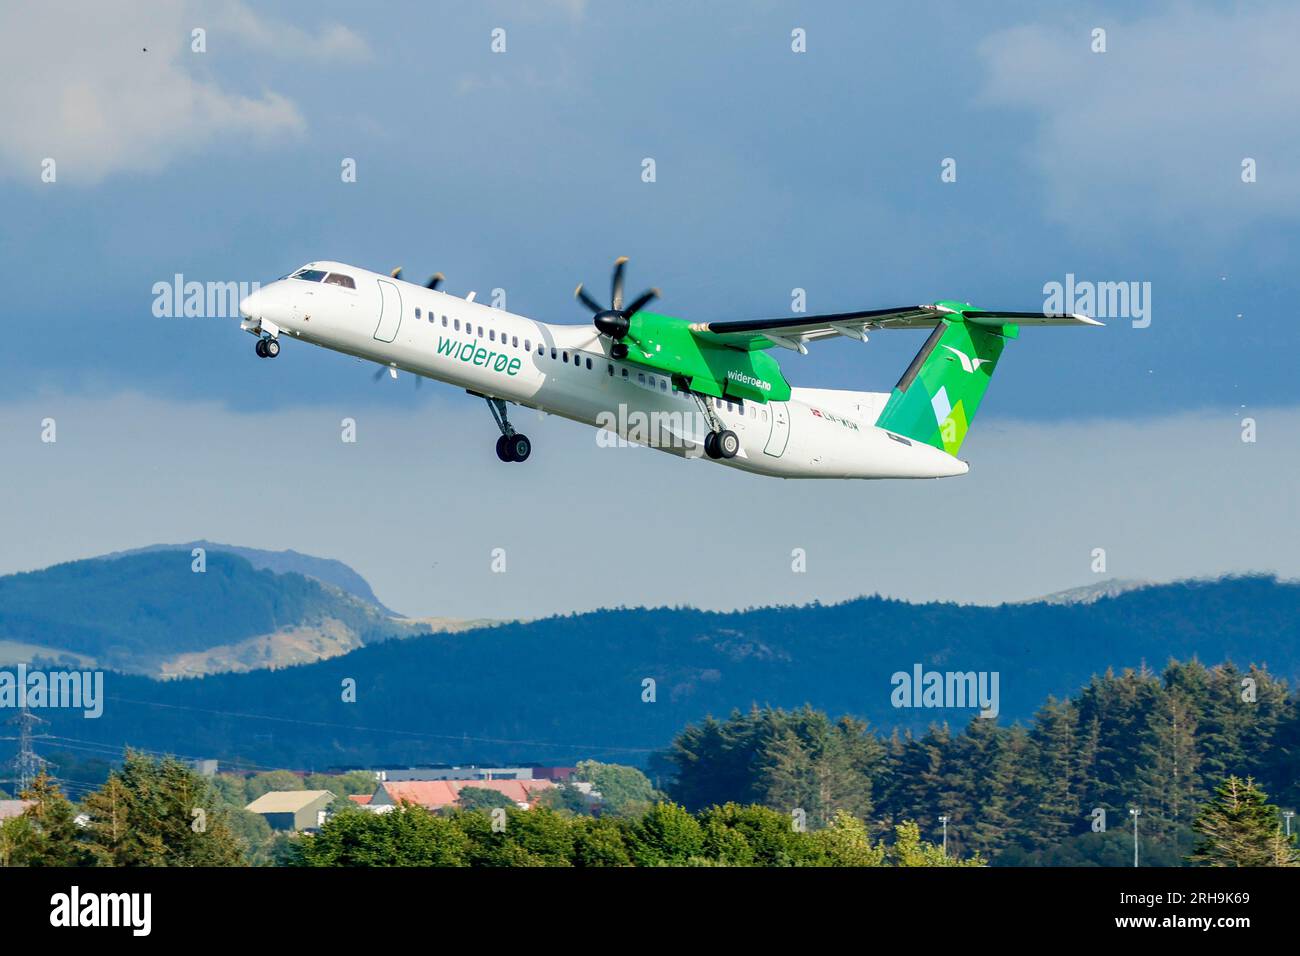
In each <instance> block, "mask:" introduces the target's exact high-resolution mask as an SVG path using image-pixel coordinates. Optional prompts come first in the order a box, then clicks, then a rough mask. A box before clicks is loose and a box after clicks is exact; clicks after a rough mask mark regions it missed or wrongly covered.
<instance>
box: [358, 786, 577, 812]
mask: <svg viewBox="0 0 1300 956" xmlns="http://www.w3.org/2000/svg"><path fill="white" fill-rule="evenodd" d="M465 787H479V788H481V789H483V790H495V791H496V792H497V793H499V794H501V795H502V796H504V797H506V798H507V799H508V800H510V801H511V802H512V803H514V805H515V806H517V807H519V808H520V809H521V810H527V809H528V808H529V807H531V806H532V805H533V804H535V803H536V802H537V798H538V797H539V796H541V795H542V793H544V792H545V791H547V790H552V789H554V788H555V784H553V783H551V781H549V780H398V781H391V780H390V781H386V782H385V783H381V784H380V785H379V789H378V790H376V791H375V793H374V796H372V797H371V798H370V803H369V807H370V809H371V810H373V811H375V812H376V813H384V812H386V811H387V810H391V809H392V808H393V807H396V806H398V805H400V804H403V803H413V804H416V805H417V806H421V807H424V808H425V809H426V810H438V809H441V808H442V807H451V806H455V805H456V800H457V799H458V798H459V797H460V792H461V790H463V789H464V788H465Z"/></svg>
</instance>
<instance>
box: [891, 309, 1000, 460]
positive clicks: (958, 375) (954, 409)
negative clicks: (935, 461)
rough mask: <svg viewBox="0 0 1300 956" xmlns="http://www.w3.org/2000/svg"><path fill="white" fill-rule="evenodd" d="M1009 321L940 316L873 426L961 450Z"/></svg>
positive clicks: (952, 449) (949, 452)
mask: <svg viewBox="0 0 1300 956" xmlns="http://www.w3.org/2000/svg"><path fill="white" fill-rule="evenodd" d="M1015 336H1016V327H1015V326H1014V325H1006V326H998V327H994V328H987V327H985V326H982V325H975V324H973V323H970V322H964V321H962V320H961V319H960V318H956V319H944V320H943V321H942V322H941V323H940V324H939V325H937V326H935V329H934V332H932V333H931V334H930V337H929V338H928V339H927V340H926V342H925V345H923V346H921V351H919V352H917V353H916V358H914V359H912V364H911V365H909V366H908V367H907V371H906V372H904V373H903V377H902V378H901V379H899V380H898V384H897V385H896V386H894V391H893V393H892V394H891V395H890V396H889V401H888V402H886V403H885V409H884V411H882V412H881V413H880V418H879V419H878V420H877V422H876V425H877V427H879V428H884V429H886V430H887V431H891V432H894V433H895V434H897V435H902V436H903V437H905V438H911V439H914V440H915V441H920V442H925V443H926V444H928V445H933V446H934V447H935V448H940V449H942V450H943V451H946V452H947V453H948V454H950V455H956V454H957V452H958V451H960V450H961V445H962V442H963V441H965V440H966V432H967V430H968V429H969V428H970V423H971V422H972V421H973V420H974V418H975V412H976V410H978V409H979V405H980V400H981V399H982V398H983V397H984V390H985V389H987V388H988V384H989V378H991V377H992V375H993V370H994V369H995V368H996V367H997V364H998V360H999V359H1000V358H1001V356H1002V347H1003V345H1005V344H1006V340H1007V339H1008V338H1015Z"/></svg>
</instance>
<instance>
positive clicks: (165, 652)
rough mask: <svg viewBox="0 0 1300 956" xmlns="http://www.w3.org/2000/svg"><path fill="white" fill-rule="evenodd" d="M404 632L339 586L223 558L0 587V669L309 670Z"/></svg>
mask: <svg viewBox="0 0 1300 956" xmlns="http://www.w3.org/2000/svg"><path fill="white" fill-rule="evenodd" d="M200 568H201V571H200V570H198V569H200ZM400 630H401V628H400V627H399V626H398V625H397V624H395V623H394V622H393V621H391V620H390V619H389V617H388V615H387V614H386V613H385V612H384V611H383V610H381V609H380V608H379V607H377V606H375V605H373V604H371V603H370V602H368V601H365V600H363V599H361V598H359V597H357V596H355V595H354V594H351V593H348V592H347V591H344V590H343V589H341V588H339V587H336V586H334V585H332V584H328V583H325V582H324V581H321V580H318V579H316V578H313V577H305V576H303V575H302V574H298V573H284V574H277V573H274V572H272V571H269V570H263V569H259V568H255V567H254V566H253V565H252V564H251V563H250V562H249V561H248V560H247V559H246V558H244V557H241V556H239V555H236V554H229V553H226V552H219V551H212V552H209V553H207V554H206V555H205V556H204V559H203V563H202V564H201V565H196V564H195V559H194V558H193V557H192V556H191V552H190V551H189V550H183V551H167V550H163V551H152V550H150V551H144V552H139V553H136V554H130V555H121V556H111V557H109V558H91V559H88V560H84V561H72V562H68V563H67V564H59V565H55V566H54V567H50V568H45V569H43V570H40V571H32V572H28V573H25V574H11V575H6V576H4V577H0V663H2V664H11V663H15V662H17V661H36V662H40V661H45V662H51V661H60V662H63V663H65V664H71V663H76V664H77V665H79V666H94V667H100V668H105V669H109V670H118V671H126V672H134V673H140V674H150V675H169V674H171V675H174V674H193V673H207V672H210V671H213V670H229V669H233V670H242V669H247V668H249V667H267V666H276V665H279V664H286V663H293V662H297V661H304V660H316V659H319V658H321V657H329V656H333V655H334V654H341V653H345V652H346V651H349V650H352V649H354V648H357V647H360V646H361V645H362V644H364V643H366V642H367V641H370V640H377V639H382V638H384V637H389V636H393V635H394V634H396V633H398V632H399V631H400Z"/></svg>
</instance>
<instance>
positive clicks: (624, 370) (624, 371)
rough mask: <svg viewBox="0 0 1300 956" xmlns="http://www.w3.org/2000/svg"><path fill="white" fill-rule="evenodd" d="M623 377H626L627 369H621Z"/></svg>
mask: <svg viewBox="0 0 1300 956" xmlns="http://www.w3.org/2000/svg"><path fill="white" fill-rule="evenodd" d="M623 377H624V378H627V369H623Z"/></svg>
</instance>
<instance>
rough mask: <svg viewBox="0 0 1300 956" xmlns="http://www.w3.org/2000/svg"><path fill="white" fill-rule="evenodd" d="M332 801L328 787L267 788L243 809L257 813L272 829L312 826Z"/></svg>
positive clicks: (311, 828)
mask: <svg viewBox="0 0 1300 956" xmlns="http://www.w3.org/2000/svg"><path fill="white" fill-rule="evenodd" d="M333 802H334V794H333V793H331V792H330V791H328V790H271V791H270V792H268V793H264V794H262V795H261V796H260V797H258V798H257V799H256V800H254V801H253V802H252V803H250V804H249V805H248V806H246V807H244V809H245V810H247V811H248V812H249V813H257V814H261V815H262V816H263V817H265V818H266V822H267V823H269V824H270V825H271V829H272V830H294V831H297V830H315V829H316V828H317V827H319V826H320V825H321V823H322V822H323V820H324V817H325V811H326V810H328V809H329V805H330V804H331V803H333Z"/></svg>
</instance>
